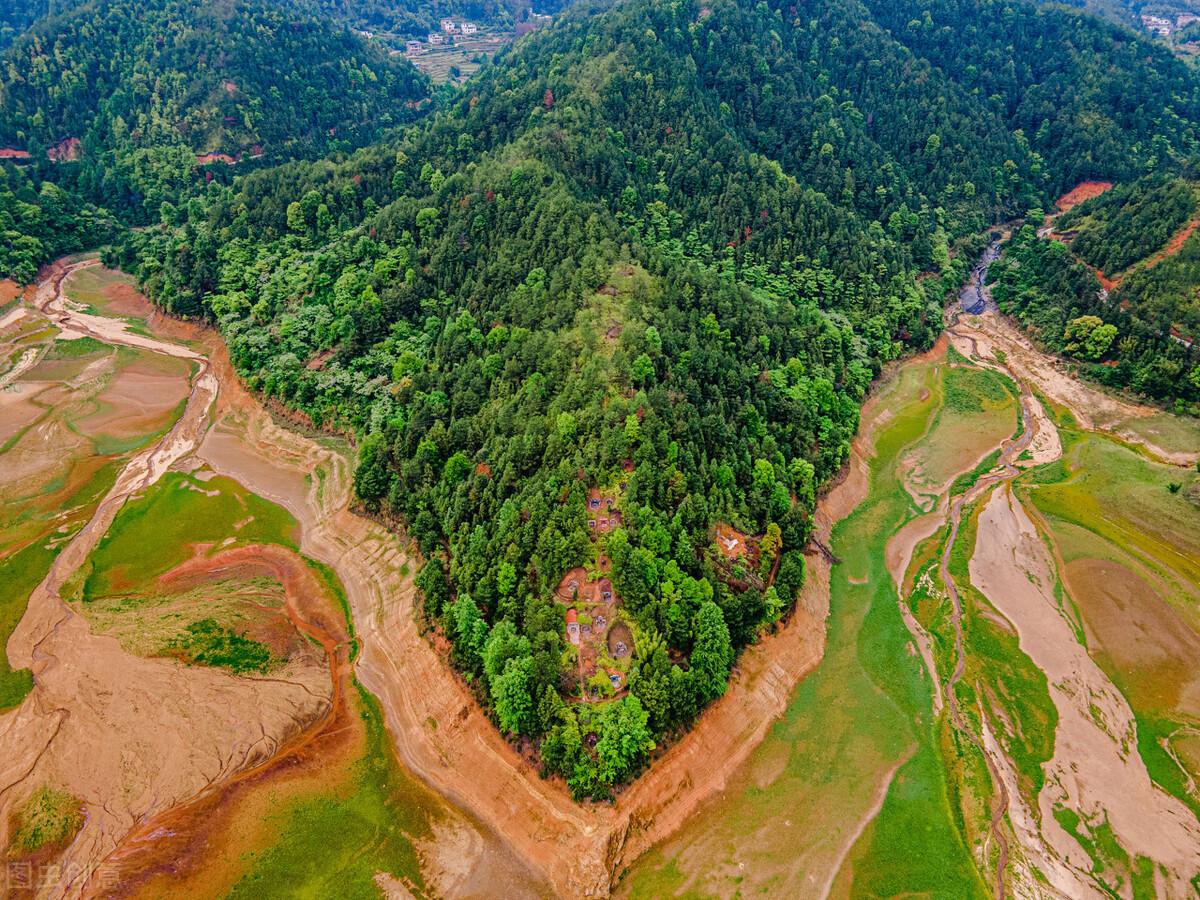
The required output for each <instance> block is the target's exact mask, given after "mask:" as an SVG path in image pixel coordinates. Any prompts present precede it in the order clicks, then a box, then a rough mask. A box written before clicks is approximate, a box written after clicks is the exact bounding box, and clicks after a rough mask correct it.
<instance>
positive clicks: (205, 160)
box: [196, 153, 237, 166]
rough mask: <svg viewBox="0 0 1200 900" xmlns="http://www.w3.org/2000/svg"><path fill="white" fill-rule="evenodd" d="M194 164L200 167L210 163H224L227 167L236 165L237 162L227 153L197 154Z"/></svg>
mask: <svg viewBox="0 0 1200 900" xmlns="http://www.w3.org/2000/svg"><path fill="white" fill-rule="evenodd" d="M196 162H197V163H198V164H199V165H202V166H207V165H209V164H210V163H224V164H225V165H227V166H234V165H237V160H236V159H234V158H233V157H232V156H230V155H229V154H228V153H197V154H196Z"/></svg>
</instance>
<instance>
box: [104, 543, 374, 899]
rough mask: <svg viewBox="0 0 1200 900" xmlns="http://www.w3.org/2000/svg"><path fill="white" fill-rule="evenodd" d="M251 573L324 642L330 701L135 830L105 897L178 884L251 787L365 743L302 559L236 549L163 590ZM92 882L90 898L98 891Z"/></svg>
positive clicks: (334, 628) (191, 563) (335, 626)
mask: <svg viewBox="0 0 1200 900" xmlns="http://www.w3.org/2000/svg"><path fill="white" fill-rule="evenodd" d="M247 570H253V571H256V572H261V573H264V574H269V575H271V576H272V577H274V578H276V579H278V580H279V582H280V583H281V584H282V585H283V587H284V592H285V595H286V597H287V600H286V604H285V611H286V613H287V616H288V619H289V620H290V621H291V623H292V624H293V626H294V627H295V628H296V630H297V631H299V632H300V633H301V634H303V635H304V636H306V637H308V638H311V639H313V640H314V641H316V642H317V643H319V644H320V645H321V648H322V649H323V650H324V652H325V656H326V659H327V660H328V664H329V675H330V679H331V681H332V683H333V697H332V704H331V706H330V708H329V711H328V712H327V713H326V714H325V715H324V716H323V717H322V718H320V719H318V720H316V721H314V722H312V723H310V725H309V726H308V727H307V728H305V729H304V730H302V731H300V732H299V733H298V734H297V735H296V736H295V737H294V738H293V739H292V740H291V741H290V742H289V743H288V744H286V745H284V746H283V747H281V748H280V750H279V752H278V753H276V754H275V755H274V756H273V757H272V758H271V759H270V760H268V761H267V762H265V763H262V764H261V765H259V766H256V767H254V768H251V769H248V770H246V771H245V772H242V773H241V774H239V775H236V776H234V777H233V778H232V779H229V780H228V781H224V782H219V783H217V784H215V785H214V786H213V787H212V788H211V789H209V790H207V791H205V792H204V793H202V794H200V795H199V796H198V797H195V798H194V799H192V800H190V801H188V802H186V803H183V804H181V805H179V806H175V807H172V808H170V809H168V810H167V811H166V812H164V813H162V814H161V815H158V816H155V817H154V818H152V819H150V820H148V821H146V822H144V823H142V825H141V826H140V827H138V828H137V829H135V830H134V831H132V832H130V833H129V834H128V835H126V836H125V838H124V839H123V840H122V842H121V846H120V847H119V848H118V849H117V851H116V852H114V853H113V854H112V855H111V856H110V857H109V858H108V859H107V860H106V862H105V867H106V874H107V875H108V876H109V877H111V875H112V872H113V869H114V868H115V869H116V871H117V872H118V877H117V878H116V879H115V883H116V888H115V889H114V888H113V887H111V886H108V887H106V888H105V889H104V890H103V891H102V893H103V894H104V896H106V897H128V896H132V895H134V894H137V893H138V892H139V890H140V889H141V888H142V887H143V886H145V884H146V883H147V882H148V881H150V880H152V879H153V878H155V877H156V876H159V875H169V876H171V877H172V878H173V879H174V878H179V877H182V876H186V875H188V874H189V873H192V872H195V871H196V870H197V869H198V868H199V867H200V866H201V865H202V864H203V863H204V861H205V858H206V848H207V846H208V842H209V839H210V838H211V837H212V836H213V835H215V834H216V833H217V832H218V830H219V829H221V828H222V826H225V825H227V824H228V822H229V819H230V818H231V816H232V814H233V808H234V801H235V800H237V799H239V798H240V797H241V796H242V795H244V794H246V793H248V792H249V791H250V790H252V789H257V788H259V787H262V786H265V785H268V784H270V783H272V782H274V781H283V780H286V779H290V778H294V777H297V776H299V775H301V774H305V773H306V772H318V771H322V770H327V769H328V767H329V765H330V761H331V760H332V759H334V758H338V757H340V755H341V754H345V753H349V752H352V751H353V750H354V748H355V746H356V745H357V743H358V740H359V739H360V738H361V728H362V726H361V723H359V722H358V721H357V717H356V716H354V715H353V714H352V713H353V711H352V710H351V709H349V708H348V706H347V702H346V700H347V697H348V695H349V692H350V687H351V682H350V678H351V673H352V666H351V664H350V641H349V635H348V634H347V632H346V625H345V621H344V619H343V617H342V615H341V613H340V611H339V610H338V608H337V604H336V602H335V601H334V600H333V598H331V597H330V596H329V593H328V591H327V590H326V589H325V588H324V587H323V586H322V585H321V583H320V582H319V581H318V580H317V578H316V577H315V576H314V575H313V573H312V571H311V570H310V569H309V568H308V566H307V565H305V563H304V561H303V560H302V559H301V558H300V557H299V556H297V555H296V554H295V553H292V552H291V551H289V550H286V549H284V548H283V547H277V546H270V545H251V546H243V547H235V548H233V549H230V550H225V551H223V552H220V553H217V554H216V555H214V556H211V557H200V556H197V557H194V558H192V559H190V560H188V561H187V562H185V563H183V564H182V565H180V566H177V567H176V568H175V569H173V570H172V571H170V572H168V573H167V574H166V575H164V576H162V579H161V582H162V584H163V585H164V586H173V587H184V586H187V585H194V584H197V583H202V582H205V581H209V580H212V579H214V578H221V577H225V576H227V575H228V574H229V572H230V571H238V572H245V571H247ZM99 887H100V886H99V885H98V884H89V885H88V886H87V887H86V888H85V893H88V892H89V891H92V890H96V889H98V888H99Z"/></svg>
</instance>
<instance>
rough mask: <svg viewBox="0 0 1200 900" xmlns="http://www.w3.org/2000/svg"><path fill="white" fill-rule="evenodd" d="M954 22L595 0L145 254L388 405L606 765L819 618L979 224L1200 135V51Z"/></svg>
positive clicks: (512, 660)
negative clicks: (906, 359) (1197, 117)
mask: <svg viewBox="0 0 1200 900" xmlns="http://www.w3.org/2000/svg"><path fill="white" fill-rule="evenodd" d="M905 16H907V19H916V20H917V23H918V25H917V28H916V29H915V33H913V32H910V31H907V30H906V31H904V32H903V33H902V34H901V33H899V32H898V30H897V27H896V25H895V22H896V21H900V22H904V21H907V19H905V18H904V17H905ZM939 16H941V17H942V21H946V22H953V23H954V25H955V26H957V28H958V32H959V34H960V37H959V41H960V43H961V44H962V46H956V47H954V48H950V47H949V46H948V45H947V44H946V42H945V41H944V40H943V38H942V37H941V35H942V32H941V31H939V30H938V29H936V28H935V29H934V30H933V31H932V32H930V34H929V35H926V34H925V31H927V30H928V29H926V28H925V27H924V26H921V25H920V21H921V14H920V12H919V10H918V7H917V4H913V3H904V2H901V3H897V4H892V5H890V6H888V7H887V8H884V6H883V5H882V4H871V5H863V4H860V3H857V2H853V0H825V2H819V3H815V4H810V5H809V6H806V8H805V9H804V11H803V12H802V13H801V12H800V11H799V10H795V9H794V8H793V7H792V6H790V5H784V4H779V5H771V4H765V3H751V2H749V0H740V2H733V0H724V2H716V3H712V4H703V5H702V4H699V3H677V4H672V5H669V6H668V5H664V4H659V3H651V2H648V0H631V2H627V3H624V4H622V5H620V6H618V7H616V8H614V9H611V10H609V9H605V8H604V7H603V6H597V7H595V8H588V7H584V8H577V9H576V10H574V11H572V12H571V13H569V14H568V15H567V16H566V17H565V18H564V20H563V21H562V22H560V23H558V24H557V25H556V26H555V27H554V28H552V29H550V30H548V31H547V32H545V33H542V34H538V35H535V36H533V37H532V38H530V39H528V40H526V41H524V42H522V43H521V44H520V45H518V46H517V47H516V48H515V49H514V50H513V51H512V52H511V53H510V54H508V55H507V56H506V57H505V58H504V59H503V60H502V61H501V62H500V63H498V64H497V65H495V66H493V67H491V68H490V69H488V70H486V71H485V72H484V73H483V74H482V75H481V77H480V78H479V79H477V80H476V81H474V82H472V83H471V84H470V85H469V86H468V87H467V88H466V89H465V90H464V92H463V93H462V94H461V96H460V98H459V99H458V101H457V102H455V103H454V104H452V105H451V106H450V107H448V108H447V109H445V110H444V111H442V112H441V113H439V114H438V115H437V116H435V117H434V118H433V119H431V120H430V121H428V122H427V123H425V124H424V125H422V126H421V127H419V128H417V129H414V130H412V131H410V132H409V133H408V134H406V135H405V136H404V138H403V139H402V140H400V141H398V142H394V143H389V144H385V145H380V146H376V147H373V148H370V149H368V150H365V151H362V152H360V153H359V154H356V155H355V156H352V157H350V158H349V159H346V160H344V161H339V162H321V163H312V164H294V165H291V166H287V167H283V168H281V169H277V170H272V171H265V172H258V173H254V174H252V175H250V176H248V177H246V178H244V179H241V180H239V181H238V182H237V183H235V184H234V185H233V186H232V187H230V188H227V189H223V190H218V191H214V192H213V193H211V194H210V195H209V196H208V197H207V198H206V199H205V201H204V202H203V203H198V204H195V205H194V206H193V207H192V208H190V209H189V210H188V213H187V215H186V217H183V216H179V215H170V216H168V217H167V218H166V219H164V221H163V223H162V228H161V229H159V230H155V231H150V232H145V233H142V234H138V235H134V236H132V237H131V240H130V242H129V243H128V244H127V245H126V246H125V247H124V248H123V249H122V251H121V253H120V254H119V255H118V256H119V258H120V259H121V261H122V262H123V264H124V265H126V266H127V267H132V268H135V269H136V270H137V271H139V273H140V277H141V280H142V282H143V284H144V286H145V287H146V289H147V290H148V291H150V292H151V293H152V294H153V295H154V296H155V297H156V298H157V299H158V301H159V302H161V303H162V304H164V305H165V306H166V307H167V308H169V309H171V310H173V311H176V312H184V313H189V314H196V313H200V314H205V315H210V316H212V317H213V318H214V319H215V320H216V321H217V322H218V324H219V326H220V328H221V330H222V332H223V334H224V335H225V337H226V340H227V341H228V343H229V346H230V350H231V355H232V357H233V360H234V362H235V365H237V367H238V369H239V371H240V372H241V373H242V374H243V375H244V376H245V377H246V378H247V379H248V381H249V382H250V384H251V385H252V386H254V387H256V388H258V389H261V390H262V391H264V392H265V393H266V394H268V395H269V396H272V397H275V398H278V399H279V400H281V401H283V402H284V403H286V404H289V405H291V406H293V407H296V408H298V409H300V410H303V411H304V412H306V413H307V414H308V415H310V416H311V417H312V418H313V419H314V420H316V421H317V422H319V423H322V424H325V425H327V426H332V427H336V428H341V429H346V430H351V431H353V432H355V433H356V435H357V436H358V437H359V439H360V441H361V462H360V467H359V472H358V478H357V488H358V492H359V495H360V497H361V498H362V499H363V501H364V502H365V503H367V504H368V505H370V506H372V507H376V508H381V509H383V510H385V511H387V512H388V513H391V514H394V515H397V516H399V517H400V518H401V519H402V520H403V521H404V522H405V523H406V524H407V526H408V530H409V533H410V534H411V535H412V536H413V537H414V538H415V539H416V540H417V541H418V542H419V544H420V546H421V548H422V550H423V552H424V553H425V554H426V555H427V557H428V559H429V563H428V565H427V566H426V568H425V569H424V570H423V571H422V573H421V575H420V578H419V585H420V587H421V589H422V590H423V592H424V594H425V601H426V602H425V609H426V613H427V615H428V616H429V617H430V619H431V620H433V621H434V622H436V623H438V624H440V625H441V627H442V628H444V630H445V632H446V634H447V635H448V636H449V637H450V638H451V641H452V644H453V657H454V659H455V661H456V662H457V663H458V664H459V665H460V666H461V667H462V668H463V669H464V670H466V671H467V672H468V673H469V674H470V676H471V677H472V679H473V684H474V685H475V686H476V688H477V690H478V692H479V694H480V697H481V699H483V700H484V701H485V702H486V703H488V704H489V705H490V706H491V707H492V709H493V710H494V714H495V717H496V719H497V721H498V723H499V725H500V726H501V728H502V729H504V730H505V731H507V732H509V733H512V734H515V735H516V734H519V735H525V736H528V737H531V738H534V739H535V740H539V741H540V747H541V752H542V757H543V760H544V762H545V764H546V767H547V769H548V770H549V771H552V772H558V773H561V774H562V775H563V776H564V777H566V778H567V780H568V782H569V784H570V786H571V788H572V790H573V791H574V792H575V793H576V794H577V795H591V796H603V795H605V794H607V793H608V792H609V791H610V790H612V788H613V787H614V786H615V785H617V784H619V783H621V782H622V781H624V780H626V779H628V778H629V777H631V776H632V775H633V774H634V773H636V771H637V770H638V769H639V767H641V766H642V765H644V763H645V760H646V759H647V754H648V752H649V750H650V749H651V748H652V747H653V745H654V744H655V743H656V742H659V741H661V740H662V739H664V738H666V737H668V736H669V735H671V734H672V733H674V732H675V731H676V730H677V729H679V728H681V727H684V726H686V724H687V723H688V722H689V721H690V720H691V719H692V717H693V716H694V715H695V714H696V712H697V710H698V709H699V708H700V707H702V706H703V705H704V704H705V703H706V702H708V701H709V700H711V699H712V698H714V697H716V696H718V695H720V694H721V693H722V692H723V691H724V685H725V679H726V677H727V675H728V673H729V670H730V665H731V662H732V660H733V657H734V655H735V654H736V652H737V650H738V649H739V648H740V647H741V646H743V645H745V644H746V643H748V642H750V641H752V640H754V638H755V635H756V634H757V633H758V632H759V630H760V629H762V628H764V627H770V625H771V623H772V622H774V621H775V620H777V619H778V617H780V616H781V615H785V614H786V612H787V610H788V608H789V607H790V605H791V603H792V601H793V599H794V596H795V593H796V589H797V588H798V586H799V584H800V583H801V582H802V580H803V577H804V560H803V556H802V549H803V548H804V546H805V544H806V541H807V538H808V535H809V531H810V527H811V525H810V521H809V517H810V513H811V510H812V507H813V503H814V495H815V490H816V488H817V486H819V485H820V484H821V483H823V482H824V481H826V480H827V479H828V478H830V477H831V476H832V475H834V473H836V472H837V471H838V469H839V467H840V466H841V464H842V463H843V462H844V460H845V458H846V454H847V449H848V445H849V440H850V438H851V436H852V435H853V433H854V431H855V429H856V427H857V423H858V406H859V404H860V402H861V401H862V398H863V396H864V394H865V391H866V389H867V387H868V385H869V383H870V381H871V380H872V378H873V377H874V376H875V375H876V374H877V373H878V372H879V371H880V369H881V367H882V365H883V364H884V363H885V362H886V361H888V360H890V359H894V358H895V357H897V356H898V355H900V354H902V353H904V352H906V351H909V350H912V349H917V348H920V347H924V346H927V345H928V344H929V343H930V342H931V340H932V338H933V336H934V335H935V334H936V333H937V332H938V331H939V330H940V328H941V301H942V299H943V296H944V293H945V290H946V289H947V287H949V286H952V285H956V284H957V283H958V281H959V280H960V278H961V275H962V271H963V267H964V266H965V265H967V264H968V263H969V260H970V259H971V255H972V248H973V247H974V246H976V245H975V244H972V243H970V242H967V243H965V244H962V245H961V246H959V247H958V253H957V254H956V255H954V256H953V257H952V255H951V252H950V250H951V246H952V245H954V244H955V243H956V242H957V241H958V240H960V239H963V238H966V237H967V236H968V235H972V234H975V233H977V232H978V231H979V230H980V229H982V228H984V227H985V226H987V225H989V224H991V223H994V222H996V221H999V220H1001V219H1004V218H1007V217H1010V216H1012V215H1016V214H1019V213H1021V212H1023V211H1024V210H1025V209H1027V208H1028V207H1030V206H1033V205H1037V204H1041V203H1045V202H1046V200H1047V197H1048V192H1049V191H1051V190H1054V189H1056V186H1057V185H1059V184H1062V183H1065V182H1066V181H1069V180H1070V179H1072V178H1074V177H1077V175H1078V174H1079V173H1080V172H1085V173H1088V174H1091V173H1092V172H1093V170H1097V169H1103V168H1105V167H1106V166H1109V165H1117V164H1118V163H1119V165H1120V166H1121V167H1122V168H1123V170H1132V169H1135V168H1137V167H1138V166H1148V165H1150V164H1151V161H1152V159H1155V158H1158V157H1164V156H1167V155H1170V154H1174V153H1179V152H1183V151H1185V150H1187V148H1188V147H1189V146H1190V143H1189V141H1190V140H1191V133H1192V132H1191V129H1192V124H1191V123H1192V121H1193V120H1194V115H1193V114H1194V113H1195V111H1196V98H1195V95H1194V91H1193V92H1192V93H1189V92H1188V90H1189V85H1190V82H1188V81H1187V80H1186V79H1184V78H1183V77H1182V76H1181V75H1180V73H1181V71H1182V70H1181V69H1180V68H1179V67H1178V64H1177V63H1175V62H1174V61H1173V60H1171V59H1170V58H1169V57H1163V56H1162V55H1161V54H1156V53H1155V52H1154V51H1152V50H1151V49H1150V48H1149V47H1148V46H1146V45H1143V44H1137V45H1136V46H1133V47H1129V48H1126V46H1125V43H1124V42H1127V41H1128V36H1127V35H1125V34H1123V33H1118V32H1116V31H1114V30H1113V29H1112V28H1110V27H1109V26H1106V25H1103V24H1101V23H1099V22H1097V21H1096V20H1093V19H1090V18H1083V17H1079V16H1077V15H1075V14H1073V13H1071V12H1069V11H1066V10H1047V11H1043V10H1039V9H1037V8H1035V7H1033V6H1029V5H1025V4H1020V3H1018V4H1010V5H1008V6H1005V7H1000V6H998V5H992V4H989V3H974V4H972V3H959V4H953V5H943V7H942V8H940V10H939ZM1001 24H1004V25H1005V26H1006V27H1008V28H1010V30H1012V31H1013V32H1014V33H1015V34H1016V35H1018V37H1020V38H1021V39H1019V40H1016V41H1015V42H1014V43H1013V44H1012V46H1011V47H1009V48H1008V49H1007V50H1006V49H1005V45H1003V44H1002V43H1001V41H1000V40H999V39H998V38H997V37H996V36H995V35H996V32H997V29H998V27H999V25H1001ZM905 27H907V26H905ZM1068 32H1069V33H1070V34H1071V35H1072V38H1071V39H1072V41H1074V42H1076V43H1077V44H1079V45H1080V46H1082V47H1105V48H1107V50H1108V51H1109V58H1110V59H1111V60H1112V62H1113V70H1112V71H1110V70H1108V69H1101V68H1099V67H1097V66H1096V65H1094V64H1093V63H1092V62H1091V61H1090V60H1089V58H1088V57H1087V55H1086V54H1085V53H1082V52H1078V53H1076V52H1070V53H1063V54H1057V55H1055V56H1054V63H1053V65H1052V66H1050V67H1049V68H1047V65H1048V64H1046V63H1044V62H1043V61H1042V59H1041V58H1042V57H1043V56H1044V55H1045V54H1046V44H1045V42H1044V40H1043V41H1041V42H1039V41H1038V40H1037V39H1036V35H1038V34H1039V33H1040V34H1041V35H1042V37H1043V39H1049V38H1052V37H1054V36H1056V35H1059V34H1060V33H1068ZM952 49H953V52H951V50H952ZM1005 53H1007V54H1008V56H1007V58H1005V57H1004V54H1005ZM970 57H974V58H977V59H980V60H987V61H988V62H989V63H991V64H994V65H993V68H994V69H995V70H996V71H995V72H993V71H991V70H989V72H988V73H986V74H984V75H981V74H980V72H979V70H977V69H973V68H972V67H971V66H970V64H968V63H966V62H965V60H966V59H968V58H970ZM1005 73H1008V74H1007V75H1006V74H1005ZM1143 77H1144V78H1145V79H1149V80H1151V81H1153V80H1154V79H1157V81H1156V82H1155V83H1158V84H1162V85H1167V86H1169V87H1171V88H1172V91H1171V92H1170V93H1169V94H1168V95H1167V96H1158V97H1155V96H1147V97H1145V98H1144V99H1143V101H1142V105H1141V107H1140V108H1139V111H1138V112H1137V114H1136V115H1134V114H1131V113H1130V111H1129V110H1128V109H1127V108H1126V107H1127V102H1126V99H1125V98H1124V96H1123V95H1115V94H1113V93H1112V91H1111V87H1112V86H1113V85H1115V84H1117V83H1118V82H1119V81H1120V80H1121V79H1122V78H1125V79H1128V80H1135V79H1137V78H1143ZM1066 79H1075V81H1076V84H1075V88H1074V92H1073V93H1072V95H1071V102H1070V103H1068V104H1065V106H1067V107H1068V109H1069V111H1070V115H1072V116H1075V117H1077V118H1083V119H1089V120H1095V121H1097V122H1103V123H1105V126H1104V127H1103V128H1101V129H1098V130H1090V131H1088V130H1085V131H1083V132H1081V133H1080V134H1079V135H1077V136H1074V137H1073V138H1072V141H1073V143H1072V144H1071V145H1070V147H1071V148H1073V150H1074V152H1075V153H1076V154H1077V155H1078V156H1080V157H1082V161H1081V159H1080V158H1075V157H1073V156H1071V155H1070V154H1067V153H1060V152H1058V149H1057V147H1058V145H1057V144H1056V143H1055V132H1054V131H1053V129H1054V127H1056V125H1055V124H1054V123H1053V122H1052V123H1051V124H1050V125H1047V126H1046V129H1047V130H1046V131H1045V133H1043V134H1040V135H1033V136H1031V135H1030V133H1029V132H1028V131H1027V130H1025V129H1024V128H1023V124H1024V123H1025V122H1026V121H1027V120H1028V121H1030V122H1034V123H1035V128H1036V129H1037V130H1038V131H1041V129H1042V126H1041V123H1040V121H1037V120H1036V119H1035V118H1032V117H1031V116H1032V114H1030V113H1028V112H1027V108H1028V107H1027V102H1026V100H1025V99H1023V98H1024V97H1025V95H1026V94H1033V95H1035V96H1040V92H1045V91H1049V90H1050V89H1051V86H1060V87H1061V86H1062V84H1064V83H1065V80H1066ZM1139 96H1140V94H1139ZM1055 122H1058V120H1057V119H1056V120H1055ZM1164 123H1166V124H1165V125H1164ZM918 276H921V277H918ZM723 548H724V549H723ZM739 548H740V549H739ZM588 585H592V587H588ZM609 585H611V587H609ZM593 592H594V595H593ZM610 596H611V599H610ZM601 598H603V599H601ZM568 606H569V607H571V608H572V609H575V610H576V614H577V615H578V619H577V620H576V621H575V624H576V625H577V626H579V629H580V632H581V633H582V634H583V635H584V637H582V638H580V639H579V643H578V644H577V645H576V644H575V643H574V642H573V641H569V640H568V637H567V634H568V632H567V630H566V628H565V623H564V618H563V616H564V610H565V609H566V608H567V607H568ZM601 613H603V615H604V619H605V622H604V623H602V624H597V622H599V615H600V614H601ZM584 617H586V620H585V618H584ZM614 620H616V621H617V622H618V623H623V627H624V628H626V632H623V633H622V634H625V637H624V638H623V639H622V640H621V641H620V642H619V643H614V639H612V638H611V637H610V638H609V639H608V642H607V644H604V643H603V641H602V638H603V636H604V633H605V631H606V630H608V633H609V634H610V635H611V634H612V631H611V628H613V627H615V626H614V624H613V622H614ZM593 626H594V628H595V629H599V632H598V635H599V636H597V637H588V636H587V635H596V634H597V632H596V631H595V630H594V628H593ZM585 627H586V629H587V630H584V628H585ZM631 641H632V643H633V645H634V646H633V648H632V650H633V652H632V653H631V652H630V647H629V646H628V644H629V642H631ZM622 645H623V646H625V652H624V654H623V655H622V654H621V653H620V651H619V648H620V646H622ZM609 698H614V699H613V700H612V702H607V701H608V699H609ZM581 701H582V702H581ZM589 736H590V739H589Z"/></svg>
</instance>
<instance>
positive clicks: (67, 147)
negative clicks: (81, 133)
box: [46, 137, 80, 163]
mask: <svg viewBox="0 0 1200 900" xmlns="http://www.w3.org/2000/svg"><path fill="white" fill-rule="evenodd" d="M79 148H80V140H79V138H77V137H69V138H63V139H62V140H61V141H59V142H58V143H57V144H55V145H54V146H53V147H51V148H50V149H49V150H47V151H46V156H47V157H49V159H50V161H51V162H57V163H61V162H75V161H76V160H78V159H79V153H80V150H79Z"/></svg>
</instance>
